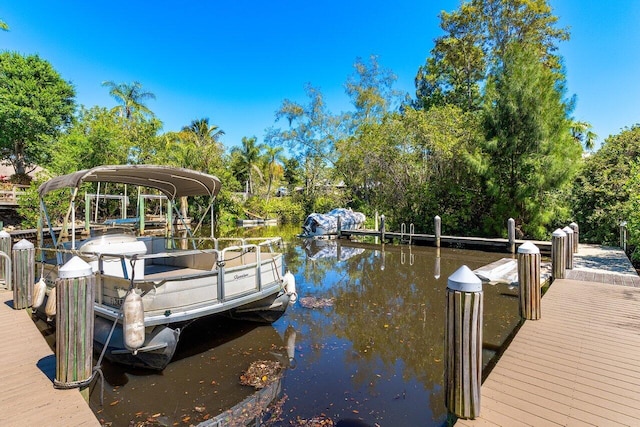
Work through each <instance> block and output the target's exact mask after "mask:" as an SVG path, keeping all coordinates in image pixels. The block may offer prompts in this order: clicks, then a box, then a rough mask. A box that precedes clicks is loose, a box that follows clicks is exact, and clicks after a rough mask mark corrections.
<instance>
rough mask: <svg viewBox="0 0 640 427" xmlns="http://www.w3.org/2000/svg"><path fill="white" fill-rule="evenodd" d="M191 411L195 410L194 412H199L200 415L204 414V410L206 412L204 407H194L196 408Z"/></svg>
mask: <svg viewBox="0 0 640 427" xmlns="http://www.w3.org/2000/svg"><path fill="white" fill-rule="evenodd" d="M193 409H195V410H196V412H200V413H202V412H204V411H206V410H207V408H205V407H204V406H196V407H195V408H193Z"/></svg>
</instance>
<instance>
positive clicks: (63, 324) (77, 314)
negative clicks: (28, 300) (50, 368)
mask: <svg viewBox="0 0 640 427" xmlns="http://www.w3.org/2000/svg"><path fill="white" fill-rule="evenodd" d="M55 297H56V306H57V314H56V378H55V379H54V381H53V385H54V387H56V388H83V387H86V386H87V385H88V383H89V382H90V381H91V379H92V374H93V367H92V356H93V324H94V310H93V300H94V298H95V276H94V275H93V271H92V270H91V266H90V265H89V264H87V263H86V262H84V261H83V260H82V259H81V258H79V257H77V256H75V257H73V258H71V260H69V262H67V263H66V264H65V265H63V266H62V267H60V269H59V274H58V279H57V280H56V293H55Z"/></svg>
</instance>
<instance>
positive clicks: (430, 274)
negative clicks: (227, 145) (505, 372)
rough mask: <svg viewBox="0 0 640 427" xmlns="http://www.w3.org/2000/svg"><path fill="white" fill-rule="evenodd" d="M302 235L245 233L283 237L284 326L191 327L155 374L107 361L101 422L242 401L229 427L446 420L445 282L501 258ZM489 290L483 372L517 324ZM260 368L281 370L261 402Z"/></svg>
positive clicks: (167, 418) (511, 297)
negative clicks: (288, 281)
mask: <svg viewBox="0 0 640 427" xmlns="http://www.w3.org/2000/svg"><path fill="white" fill-rule="evenodd" d="M297 231H298V228H297V227H296V228H295V229H294V230H292V229H282V228H268V229H262V230H245V231H244V233H246V234H253V235H256V234H259V235H263V234H265V233H268V234H270V235H278V234H284V235H289V236H290V237H289V238H287V241H288V243H287V245H286V250H285V251H286V258H285V262H286V268H288V269H289V270H290V271H291V272H292V273H293V274H294V276H295V278H296V283H297V289H298V294H299V297H300V300H299V301H298V302H297V303H296V304H294V305H293V306H291V307H290V308H289V310H288V311H287V313H286V314H285V315H284V316H283V317H282V318H281V319H279V320H278V321H277V322H275V323H274V324H273V325H272V326H255V325H252V324H247V323H237V322H232V321H229V320H225V319H218V318H215V319H210V320H207V321H204V322H201V323H200V324H196V325H193V326H192V327H190V328H187V329H186V330H185V331H184V333H183V336H182V337H181V341H180V347H179V350H178V354H177V355H176V359H175V360H174V361H173V362H172V363H171V364H170V365H169V366H168V367H167V368H166V369H165V370H164V371H163V372H162V373H156V372H148V371H140V370H133V369H127V368H123V367H120V366H114V365H109V364H106V363H105V364H104V371H105V377H106V381H107V383H106V385H105V388H104V392H105V399H104V406H100V402H99V401H100V399H99V398H100V392H99V390H100V387H99V385H98V386H94V387H93V389H92V394H91V406H92V409H93V410H94V412H96V414H97V416H98V418H99V419H102V420H103V422H104V423H106V424H110V425H113V426H128V425H197V424H198V423H200V422H202V421H205V420H211V419H213V418H214V417H216V416H217V415H218V414H220V413H221V412H223V411H225V410H227V409H229V408H232V407H234V406H235V405H237V404H238V403H240V402H243V401H244V402H245V403H246V405H245V406H246V407H245V408H243V410H244V411H245V412H244V413H245V415H246V416H245V417H242V416H237V415H236V416H235V417H234V419H233V421H232V422H231V423H230V424H228V425H245V423H248V425H282V426H289V425H299V424H295V423H296V422H299V420H310V419H312V418H314V417H320V416H323V417H327V418H331V419H332V420H333V421H334V423H335V422H338V421H340V422H341V423H343V424H339V425H349V424H348V422H353V421H355V420H361V421H362V422H364V423H366V424H367V425H371V426H374V425H380V426H438V425H443V424H446V419H447V414H446V409H445V407H444V387H443V380H444V360H443V359H444V328H445V291H446V285H447V277H448V276H449V275H451V274H452V273H453V272H454V271H455V270H457V269H458V268H459V267H460V266H462V265H463V264H464V265H467V266H468V267H470V268H471V269H474V268H477V267H481V266H483V265H485V264H488V263H490V262H493V261H495V260H497V259H500V258H502V257H504V256H505V255H504V254H498V253H486V252H478V251H469V250H460V249H445V248H443V249H441V250H439V251H437V250H436V249H435V248H430V247H408V246H402V247H400V246H392V245H385V247H384V249H383V248H382V247H381V246H380V245H373V244H357V243H351V242H344V241H340V242H337V241H312V242H305V241H303V240H301V239H298V238H295V237H293V236H292V234H293V233H295V232H297ZM236 233H237V232H236ZM484 293H485V297H484V303H485V308H484V331H483V334H484V347H485V351H484V353H483V355H484V362H485V364H486V363H488V361H489V360H490V358H491V357H492V356H493V354H494V351H495V350H496V349H498V348H500V347H501V345H502V344H503V343H504V341H505V339H506V338H507V337H508V336H509V334H510V333H511V332H512V331H513V330H514V328H515V327H516V325H517V324H518V322H519V317H518V299H517V289H509V288H508V287H506V286H502V285H497V286H490V285H486V286H485V287H484ZM305 297H314V298H317V300H316V301H321V300H319V299H320V298H325V299H327V300H325V301H326V302H328V303H329V302H330V304H331V305H330V306H327V307H323V308H305V307H303V306H302V304H301V301H302V298H305ZM290 356H293V357H292V358H290ZM256 360H278V361H280V362H281V363H282V364H283V365H285V366H286V367H287V369H286V370H285V371H284V373H283V375H282V377H281V379H280V380H279V382H278V383H276V384H275V385H274V387H272V389H271V390H270V391H269V392H270V393H271V392H272V393H273V394H272V395H269V396H266V398H265V392H263V394H262V396H259V395H256V394H255V390H254V389H253V388H251V387H248V386H242V385H240V384H239V378H240V376H241V375H242V373H243V372H244V371H245V370H246V369H247V368H248V366H249V364H250V363H251V362H253V361H256ZM258 398H262V400H260V401H259V400H257V399H258ZM252 399H253V400H252ZM265 400H267V402H265ZM268 401H271V403H272V405H271V406H270V407H268V406H267V403H268ZM256 416H257V418H256ZM345 422H346V423H347V424H344V423H345Z"/></svg>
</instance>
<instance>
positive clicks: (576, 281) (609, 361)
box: [457, 246, 640, 427]
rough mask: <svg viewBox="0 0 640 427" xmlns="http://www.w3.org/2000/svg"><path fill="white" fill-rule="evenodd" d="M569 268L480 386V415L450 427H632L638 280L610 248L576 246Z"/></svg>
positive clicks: (636, 398)
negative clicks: (538, 314) (535, 317)
mask: <svg viewBox="0 0 640 427" xmlns="http://www.w3.org/2000/svg"><path fill="white" fill-rule="evenodd" d="M574 264H575V268H574V270H570V271H568V277H569V278H568V279H562V280H556V281H555V282H554V283H553V284H552V285H551V287H550V288H549V290H548V292H547V293H546V295H545V296H544V298H543V299H542V318H541V319H540V320H536V321H527V322H525V324H524V325H523V326H522V328H521V329H520V331H518V333H517V335H516V337H515V338H514V340H513V341H512V342H511V344H510V345H509V347H508V348H507V350H506V351H505V353H504V354H503V355H502V357H501V358H500V360H499V362H498V364H497V365H496V366H495V368H494V369H493V370H492V372H491V373H490V374H489V377H488V378H487V379H486V380H485V382H484V383H483V385H482V392H481V396H482V397H481V399H482V400H481V409H480V417H479V418H478V419H476V420H458V422H457V425H460V426H509V427H511V426H557V425H560V426H587V425H596V426H614V425H615V426H624V425H626V426H639V425H640V363H639V362H638V361H639V360H640V289H638V288H637V287H638V286H639V285H640V278H638V276H637V274H636V273H635V271H634V270H633V269H632V268H631V264H630V263H629V261H628V260H626V257H625V256H624V253H622V252H621V251H619V250H614V249H612V248H600V247H586V246H585V247H583V246H581V249H580V255H578V256H577V257H576V258H575V259H574ZM590 280H594V281H590Z"/></svg>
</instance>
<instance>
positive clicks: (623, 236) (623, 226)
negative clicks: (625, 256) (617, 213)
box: [620, 221, 627, 252]
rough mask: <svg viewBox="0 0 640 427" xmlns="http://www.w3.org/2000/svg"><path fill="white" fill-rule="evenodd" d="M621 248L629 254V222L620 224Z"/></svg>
mask: <svg viewBox="0 0 640 427" xmlns="http://www.w3.org/2000/svg"><path fill="white" fill-rule="evenodd" d="M620 247H621V248H622V250H623V251H625V252H627V221H622V222H621V223H620Z"/></svg>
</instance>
